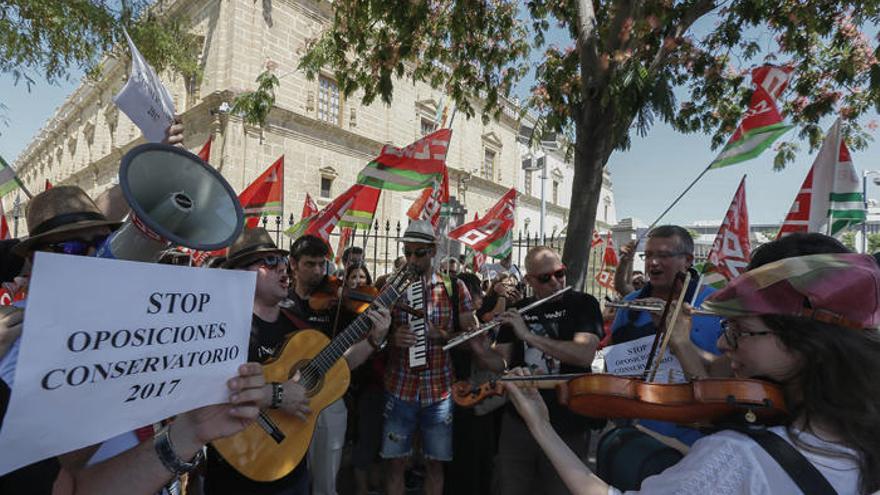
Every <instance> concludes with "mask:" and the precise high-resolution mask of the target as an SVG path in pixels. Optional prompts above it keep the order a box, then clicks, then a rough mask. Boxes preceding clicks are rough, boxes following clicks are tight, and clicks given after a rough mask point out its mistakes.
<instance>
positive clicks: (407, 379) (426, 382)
mask: <svg viewBox="0 0 880 495" xmlns="http://www.w3.org/2000/svg"><path fill="white" fill-rule="evenodd" d="M455 282H456V283H457V284H458V308H459V309H458V311H459V315H461V314H463V313H467V312H469V311H473V309H474V308H473V302H472V301H471V295H470V293H469V292H468V290H467V287H465V285H464V283H463V282H462V281H461V280H456V281H455ZM428 287H430V291H431V292H430V294H431V295H430V297H427V295H426V296H425V306H426V308H425V315H426V317H427V318H430V320H429V321H430V322H431V323H432V324H433V325H434V326H435V327H437V328H442V329H444V330H446V331H447V332H452V331H454V327H453V324H452V302H451V301H450V299H449V296H448V295H447V294H446V287H445V286H444V284H443V278H442V277H440V276H439V275H437V274H436V273H434V274H432V276H431V280H430V282H429V283H426V284H425V291H426V292H427V291H428ZM403 299H404V300H406V294H404V296H403ZM407 302H408V301H407ZM391 316H392V319H393V322H394V323H393V325H394V327H395V328H396V327H399V326H401V325H406V324H408V322H409V315H408V314H407V313H405V312H403V311H401V310H400V309H398V308H397V307H395V309H394V310H393V311H392V313H391ZM425 331H427V328H426V329H425ZM452 380H453V378H452V360H451V359H450V358H449V351H444V350H443V342H434V341H432V340H431V339H430V338H429V339H427V366H425V367H424V368H422V369H416V370H413V369H410V367H409V349H400V348H398V347H393V346H392V347H391V352H390V355H389V358H388V365H387V368H386V370H385V390H387V391H388V393H390V394H391V395H393V396H394V397H397V398H398V399H400V400H402V401H406V402H419V403H420V404H421V405H422V406H428V405H431V404H433V403H435V402H437V401H440V400H443V399H445V398H446V397H447V396H448V395H449V392H450V390H451V389H452Z"/></svg>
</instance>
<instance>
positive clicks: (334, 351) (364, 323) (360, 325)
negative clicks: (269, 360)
mask: <svg viewBox="0 0 880 495" xmlns="http://www.w3.org/2000/svg"><path fill="white" fill-rule="evenodd" d="M398 297H400V292H399V291H398V290H397V289H395V288H394V287H386V288H385V289H384V290H383V291H382V292H381V293H380V294H379V295H378V296H376V299H375V300H374V301H373V305H371V308H372V307H375V306H379V307H383V308H390V307H391V305H392V304H394V301H396V300H397V298H398ZM372 326H373V325H372V323H371V322H370V319H369V317H367V313H366V311H365V312H363V313H361V314H360V315H358V317H357V318H355V320H354V321H353V322H352V323H351V324H350V325H349V326H347V327H346V328H345V330H343V331H342V332H340V333H339V335H337V336H336V337H334V338H333V340H332V341H331V342H330V343H329V344H328V345H327V347H325V348H324V349H323V350H321V352H320V353H318V355H317V356H315V358H314V360H313V362H314V363H317V365H318V366H319V367H320V371H321V372H322V373H324V372H326V371H327V370H328V369H330V368H331V367H332V366H333V365H334V364H336V361H338V360H339V358H341V357H342V355H343V354H345V351H347V350H348V349H349V348H350V347H351V346H353V345H355V344H356V343H358V342H360V341H361V340H362V339H363V338H364V336H365V335H366V334H367V332H369V331H370V329H371V328H372Z"/></svg>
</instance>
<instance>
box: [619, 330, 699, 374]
mask: <svg viewBox="0 0 880 495" xmlns="http://www.w3.org/2000/svg"><path fill="white" fill-rule="evenodd" d="M653 342H654V336H653V335H648V336H645V337H642V338H640V339H635V340H630V341H629V342H624V343H622V344H615V345H609V346H607V347H605V349H604V350H605V369H606V370H608V373H611V374H612V375H620V376H633V375H639V376H641V375H642V373H644V371H645V363H646V362H647V361H648V354H649V353H650V352H651V344H652V343H653ZM658 352H659V351H658ZM684 381H685V380H684V370H682V369H681V363H679V362H678V358H676V357H675V356H674V355H672V353H671V352H669V349H667V350H666V353H665V355H664V356H663V361H661V362H660V367H659V368H658V369H657V375H656V379H655V383H682V382H684Z"/></svg>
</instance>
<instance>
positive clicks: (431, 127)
mask: <svg viewBox="0 0 880 495" xmlns="http://www.w3.org/2000/svg"><path fill="white" fill-rule="evenodd" d="M436 130H437V123H436V122H434V121H433V120H431V119H428V118H425V117H422V136H427V135H428V134H431V133H432V132H434V131H436Z"/></svg>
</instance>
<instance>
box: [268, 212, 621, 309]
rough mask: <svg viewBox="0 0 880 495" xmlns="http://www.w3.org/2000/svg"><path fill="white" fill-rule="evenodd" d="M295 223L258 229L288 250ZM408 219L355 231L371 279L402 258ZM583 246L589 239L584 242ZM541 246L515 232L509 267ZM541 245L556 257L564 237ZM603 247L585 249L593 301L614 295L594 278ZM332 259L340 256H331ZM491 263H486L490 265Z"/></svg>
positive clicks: (334, 240) (335, 242)
mask: <svg viewBox="0 0 880 495" xmlns="http://www.w3.org/2000/svg"><path fill="white" fill-rule="evenodd" d="M297 221H298V220H296V219H295V218H294V216H293V215H292V214H291V215H290V216H288V218H287V219H286V221H285V219H283V218H282V217H281V216H270V217H263V218H262V220H261V223H260V224H261V226H262V227H263V228H265V229H266V230H267V231H268V232H269V233H270V234H272V235H273V236H274V237H275V243H276V244H277V245H278V246H279V247H282V248H285V249H287V248H289V247H290V243H291V241H293V239H291V238H289V237H287V236H286V235H284V231H286V230H287V229H289V228H290V227H292V226H293V225H294V224H296V222H297ZM407 223H408V219H407V220H405V221H401V220H387V219H386V220H381V219H374V220H373V222H372V224H371V225H370V227H369V228H359V229H356V230H355V231H354V232H353V234H352V236H351V238H350V239H349V241H348V243H347V246H359V247H361V248H362V249H363V250H364V260H365V262H366V265H367V267H368V268H369V270H370V273H371V274H372V275H373V277H374V278H375V277H378V276H380V275H383V274H386V273H390V272H391V271H392V270H393V267H394V260H395V259H397V258H398V257H399V256H402V255H403V246H402V245H401V244H400V243H399V242H397V239H399V238H400V237H401V236H402V235H403V231H404V229H406V225H407ZM341 232H342V229H340V228H338V227H337V228H336V229H334V231H333V233H332V234H330V245H331V246H332V247H333V249H334V251H339V236H340V235H341ZM584 242H585V243H588V242H590V239H585V240H584ZM540 244H541V238H540V235H539V234H538V233H535V232H529V231H525V232H523V231H519V232H517V233H516V234H515V235H514V239H513V248H512V251H511V262H512V264H514V265H516V266H518V267H520V268H521V271H522V272H523V273H525V266H524V263H525V258H526V254H527V253H528V252H529V249H531V248H533V247H535V246H538V245H540ZM544 244H545V245H547V246H550V247H552V248H553V249H555V250H556V251H557V252H559V253H560V255H561V254H562V252H563V246H564V245H565V237H564V236H557V235H554V234H551V235H549V236H546V237H545V239H544ZM459 251H460V252H464V249H463V248H461V249H459V250H452V252H459ZM604 252H605V251H604V244H603V245H600V246H598V247H596V248H592V249H589V254H588V255H589V258H590V259H589V268H588V272H587V281H586V287H585V291H586V292H587V293H589V294H592V295H593V296H594V297H596V298H597V299H598V298H602V297H604V296H605V295H611V296H613V293H614V291H613V290H610V289H608V288H606V287H603V286H602V285H600V284H599V282H598V280H597V276H598V275H599V273H600V272H601V271H602V266H601V265H602V258H603V255H604ZM335 255H336V256H339V255H341V252H335ZM491 261H492V260H487V262H491Z"/></svg>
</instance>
